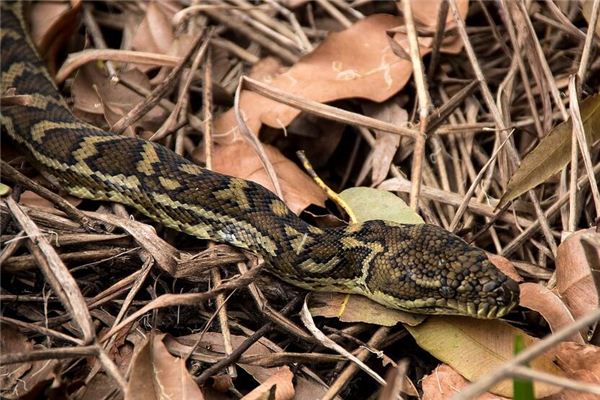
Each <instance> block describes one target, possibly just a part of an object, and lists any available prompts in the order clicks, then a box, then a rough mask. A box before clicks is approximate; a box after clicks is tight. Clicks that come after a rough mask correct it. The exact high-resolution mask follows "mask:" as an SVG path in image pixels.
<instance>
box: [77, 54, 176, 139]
mask: <svg viewBox="0 0 600 400" xmlns="http://www.w3.org/2000/svg"><path fill="white" fill-rule="evenodd" d="M121 75H122V76H123V78H124V79H125V78H126V79H127V80H129V81H132V82H135V83H137V84H138V85H140V86H141V87H144V88H146V89H150V82H149V81H148V78H147V77H146V75H144V74H143V73H141V72H140V71H139V70H137V69H130V70H128V71H124V72H121ZM71 93H72V94H73V100H74V109H75V111H76V112H79V113H80V114H81V113H87V114H96V115H103V116H104V117H105V118H106V121H107V122H108V124H109V125H110V126H112V125H113V124H114V123H115V122H117V121H118V120H119V119H120V118H121V117H122V116H123V115H125V114H126V113H127V112H128V111H129V110H131V109H132V108H133V107H134V106H136V105H137V104H138V103H139V102H141V101H142V100H143V97H142V96H140V95H139V94H137V93H135V92H134V91H133V90H131V89H129V88H127V87H125V86H123V85H115V84H113V83H111V82H110V80H109V78H108V76H107V75H106V74H104V72H103V71H102V70H101V69H100V68H99V66H98V65H97V64H94V63H88V64H86V65H84V66H83V67H81V68H80V69H79V70H78V72H77V75H76V76H75V79H74V81H73V86H72V88H71ZM84 115H85V114H84ZM165 115H166V112H165V111H164V110H163V109H162V108H160V107H158V106H157V107H154V108H153V109H152V110H150V111H149V112H148V113H147V114H146V115H145V116H144V117H143V118H141V119H140V120H139V121H138V122H137V123H136V126H141V127H142V128H144V129H149V130H154V129H157V128H158V127H159V126H160V123H161V122H162V121H163V120H164V118H165ZM91 122H93V121H91Z"/></svg>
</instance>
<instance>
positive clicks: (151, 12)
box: [131, 1, 175, 72]
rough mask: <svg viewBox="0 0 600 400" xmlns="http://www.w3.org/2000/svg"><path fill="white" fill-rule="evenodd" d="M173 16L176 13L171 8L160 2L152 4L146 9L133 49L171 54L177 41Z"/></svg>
mask: <svg viewBox="0 0 600 400" xmlns="http://www.w3.org/2000/svg"><path fill="white" fill-rule="evenodd" d="M173 15H175V13H174V12H173V11H172V10H171V9H170V8H167V7H164V6H163V5H162V4H161V3H160V2H154V1H153V2H150V3H149V4H148V7H147V8H146V15H145V16H144V19H143V20H142V22H141V23H140V24H139V26H138V29H137V31H136V33H135V36H134V37H133V39H132V42H131V48H132V49H133V50H139V51H147V52H150V53H158V54H167V53H169V50H170V49H171V45H172V44H173V40H174V39H175V33H174V32H173V26H172V25H171V18H173ZM137 68H139V69H140V70H141V71H143V72H146V71H148V70H150V69H153V68H155V67H154V66H152V65H137Z"/></svg>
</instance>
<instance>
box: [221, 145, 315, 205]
mask: <svg viewBox="0 0 600 400" xmlns="http://www.w3.org/2000/svg"><path fill="white" fill-rule="evenodd" d="M263 148H264V150H265V153H266V155H267V157H268V158H269V160H270V161H271V164H272V165H273V168H274V169H275V171H276V173H277V177H278V178H279V183H280V185H281V190H282V192H283V197H284V200H285V203H286V204H287V205H288V207H289V208H290V209H291V210H292V211H293V212H295V213H296V214H299V213H300V212H301V211H302V210H304V209H305V208H306V207H307V206H308V205H309V204H318V205H323V204H324V202H325V198H326V197H325V194H324V193H323V191H322V190H321V189H320V188H319V187H318V186H317V185H316V184H315V183H314V182H313V181H312V180H311V179H310V178H309V177H308V176H307V175H306V174H305V173H304V172H302V170H300V168H298V166H296V164H294V163H293V162H291V161H290V160H289V159H287V158H286V157H284V156H283V154H281V153H280V152H279V150H278V149H276V148H275V147H272V146H269V145H263ZM213 162H214V163H213V168H214V170H215V171H218V172H221V173H223V174H227V175H233V176H237V177H239V178H243V179H247V180H250V181H253V182H256V183H259V184H261V185H263V186H264V187H266V188H267V189H269V190H270V191H272V192H274V188H273V184H272V183H271V180H270V179H269V177H268V175H267V173H266V171H265V169H264V168H263V166H262V164H261V162H260V159H259V158H258V157H257V156H256V153H255V151H254V150H253V149H252V148H251V147H250V146H248V145H247V144H246V143H245V142H239V141H236V142H234V143H232V144H230V145H226V146H216V147H215V149H214V152H213Z"/></svg>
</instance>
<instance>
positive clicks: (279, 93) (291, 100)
mask: <svg viewBox="0 0 600 400" xmlns="http://www.w3.org/2000/svg"><path fill="white" fill-rule="evenodd" d="M242 79H243V81H244V88H245V89H249V90H252V91H253V92H256V93H258V94H260V95H261V96H264V97H266V98H268V99H271V100H275V101H277V102H279V103H282V104H286V105H288V106H290V107H294V108H297V109H298V110H302V111H305V112H308V113H310V114H314V115H317V116H319V117H323V118H327V119H331V120H333V121H338V122H342V123H344V124H349V125H360V126H365V127H367V128H371V129H378V130H380V131H384V132H389V133H395V134H396V135H403V136H408V137H410V138H413V139H414V138H416V137H417V136H418V135H419V133H418V132H416V131H415V130H412V129H408V128H403V127H400V126H396V125H394V124H390V123H387V122H383V121H380V120H378V119H375V118H370V117H366V116H364V115H361V114H357V113H353V112H350V111H346V110H342V109H340V108H337V107H332V106H329V105H326V104H323V103H319V102H318V101H314V100H310V99H307V98H303V97H299V96H294V95H292V94H290V93H287V92H284V91H283V90H280V89H276V88H274V87H270V86H268V85H265V84H264V83H262V82H260V81H257V80H255V79H252V78H249V77H247V76H242Z"/></svg>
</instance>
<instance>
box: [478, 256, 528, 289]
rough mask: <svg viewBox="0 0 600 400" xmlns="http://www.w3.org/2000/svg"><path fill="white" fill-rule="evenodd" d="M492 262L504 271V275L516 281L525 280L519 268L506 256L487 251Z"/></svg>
mask: <svg viewBox="0 0 600 400" xmlns="http://www.w3.org/2000/svg"><path fill="white" fill-rule="evenodd" d="M486 254H487V256H488V258H489V259H490V261H491V262H492V264H494V265H495V266H496V268H498V269H499V270H500V271H502V272H503V273H504V275H506V276H508V277H509V278H511V279H512V280H514V281H515V282H523V278H522V277H521V275H519V273H518V272H517V269H516V268H515V266H514V265H513V263H511V262H510V261H508V260H507V259H506V258H505V257H502V256H500V255H498V254H491V253H486Z"/></svg>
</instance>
